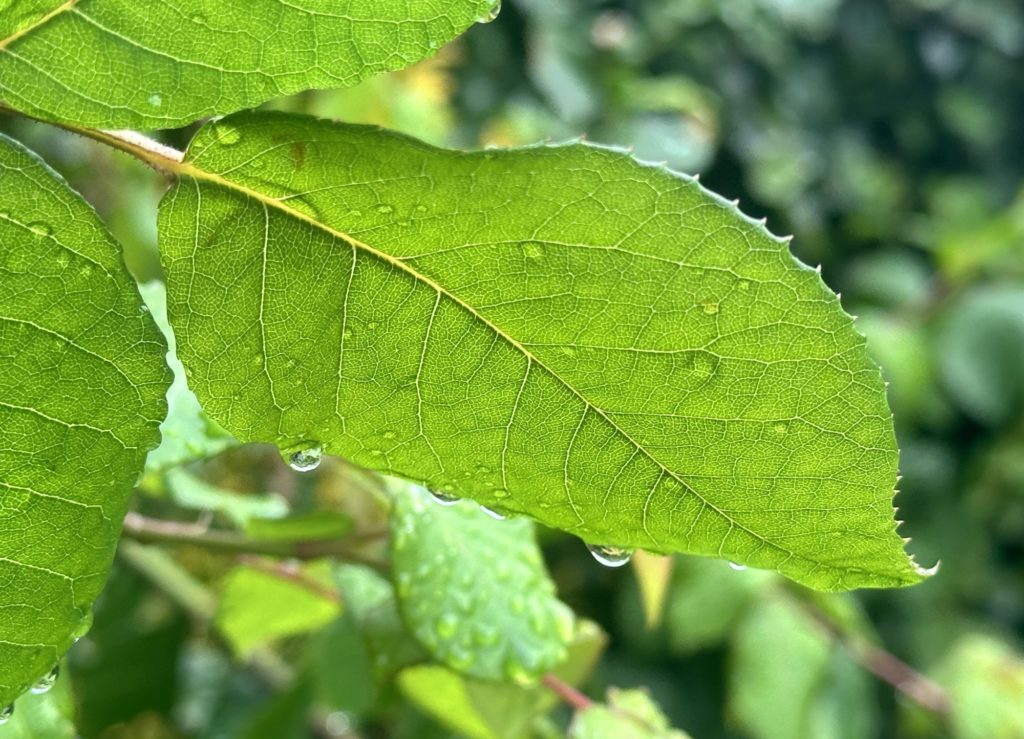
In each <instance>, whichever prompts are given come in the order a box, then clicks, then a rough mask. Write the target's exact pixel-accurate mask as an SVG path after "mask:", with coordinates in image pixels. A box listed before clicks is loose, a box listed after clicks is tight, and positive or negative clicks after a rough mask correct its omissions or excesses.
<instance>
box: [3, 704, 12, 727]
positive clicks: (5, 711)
mask: <svg viewBox="0 0 1024 739" xmlns="http://www.w3.org/2000/svg"><path fill="white" fill-rule="evenodd" d="M13 715H14V704H13V703H12V704H10V705H9V706H7V708H4V709H2V710H0V724H6V723H7V722H8V721H10V720H11V716H13Z"/></svg>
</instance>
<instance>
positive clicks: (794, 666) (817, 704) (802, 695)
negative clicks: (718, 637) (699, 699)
mask: <svg viewBox="0 0 1024 739" xmlns="http://www.w3.org/2000/svg"><path fill="white" fill-rule="evenodd" d="M867 680H868V678H867V676H866V674H865V673H864V672H863V671H861V670H859V668H856V667H855V666H853V665H851V664H850V659H849V657H847V656H846V655H845V654H843V653H840V652H839V651H838V650H836V649H835V648H834V647H833V644H832V642H831V640H830V638H829V637H828V636H827V635H826V634H825V633H824V632H823V630H822V628H821V626H820V625H819V624H817V623H815V622H814V620H813V619H811V618H810V617H809V616H808V615H807V614H805V613H803V612H802V611H801V610H800V606H798V605H797V604H796V603H795V602H792V601H790V600H787V599H785V598H766V599H765V600H763V601H762V602H760V603H757V604H756V607H754V608H752V610H751V611H750V612H749V613H748V615H747V616H746V618H744V620H743V622H742V623H741V624H740V626H739V628H738V630H737V633H736V637H735V640H734V643H733V653H732V672H731V675H730V689H729V710H730V713H731V714H732V716H733V718H734V719H735V720H736V722H737V723H739V725H740V726H742V727H743V728H744V730H745V731H746V733H747V734H748V735H749V736H751V737H754V739H788V737H795V736H813V737H823V738H825V737H828V738H833V737H834V738H836V739H839V738H843V739H856V737H863V736H872V735H873V734H874V733H875V732H874V731H873V730H872V725H873V723H874V715H875V714H874V708H873V706H874V702H873V697H872V694H871V686H870V683H868V682H867Z"/></svg>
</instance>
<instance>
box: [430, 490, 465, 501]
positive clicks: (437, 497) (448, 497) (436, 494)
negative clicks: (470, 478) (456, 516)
mask: <svg viewBox="0 0 1024 739" xmlns="http://www.w3.org/2000/svg"><path fill="white" fill-rule="evenodd" d="M429 492H430V495H431V497H432V498H433V499H434V502H436V503H439V504H441V505H455V504H456V503H458V502H459V500H461V499H460V498H459V497H458V496H457V495H452V494H451V493H446V492H444V491H443V490H431V491H429Z"/></svg>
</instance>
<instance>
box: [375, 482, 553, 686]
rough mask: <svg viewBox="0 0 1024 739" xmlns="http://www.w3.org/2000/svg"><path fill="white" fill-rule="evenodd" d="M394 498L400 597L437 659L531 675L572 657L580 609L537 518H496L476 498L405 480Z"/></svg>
mask: <svg viewBox="0 0 1024 739" xmlns="http://www.w3.org/2000/svg"><path fill="white" fill-rule="evenodd" d="M394 497H395V503H394V506H395V509H394V513H393V514H392V519H391V534H392V536H391V541H392V561H393V565H392V566H393V571H394V579H395V583H396V591H397V593H398V603H399V606H400V609H401V612H402V615H403V617H404V619H405V622H406V623H407V624H408V625H409V628H410V629H411V630H412V632H413V633H414V634H415V635H416V638H417V639H418V640H419V641H420V642H421V643H422V644H423V645H424V646H425V647H426V648H427V650H428V651H429V652H430V653H431V654H432V655H433V656H434V657H435V658H436V659H437V660H439V661H441V662H443V663H444V664H446V665H448V666H449V667H451V668H452V669H454V670H456V671H458V672H462V673H465V674H467V675H471V676H473V677H479V678H484V679H488V680H513V681H516V682H530V681H532V680H534V679H536V678H537V677H539V676H540V675H541V674H543V673H544V672H547V671H548V670H550V669H551V668H552V667H554V666H555V665H557V664H559V663H560V662H562V661H563V660H564V659H565V657H566V646H567V644H568V642H569V640H570V639H571V638H572V634H573V614H572V611H571V610H569V608H568V606H566V605H565V604H564V603H562V602H561V601H559V600H558V598H557V597H556V596H555V586H554V584H553V583H552V582H551V580H550V579H549V577H548V574H547V572H546V571H545V569H544V562H543V560H542V559H541V554H540V549H539V548H538V547H537V542H536V539H535V538H534V532H533V525H532V523H531V522H530V521H527V520H525V519H512V520H507V521H497V520H495V519H494V518H492V517H491V516H489V515H488V514H486V513H485V512H483V511H482V510H480V508H479V506H476V505H474V504H473V503H471V502H470V501H462V502H460V503H457V504H455V505H452V506H444V505H440V504H438V503H437V502H436V501H434V500H433V499H432V498H431V496H430V494H429V493H427V492H426V491H425V490H423V489H422V488H419V487H416V486H413V485H396V486H395V496H394Z"/></svg>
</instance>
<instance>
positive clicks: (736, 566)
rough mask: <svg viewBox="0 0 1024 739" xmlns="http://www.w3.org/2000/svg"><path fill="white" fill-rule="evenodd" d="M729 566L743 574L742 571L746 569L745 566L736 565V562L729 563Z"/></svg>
mask: <svg viewBox="0 0 1024 739" xmlns="http://www.w3.org/2000/svg"><path fill="white" fill-rule="evenodd" d="M729 566H730V567H732V568H733V569H734V570H736V571H737V572H743V570H745V569H747V566H746V565H741V564H738V563H736V562H730V563H729Z"/></svg>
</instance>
